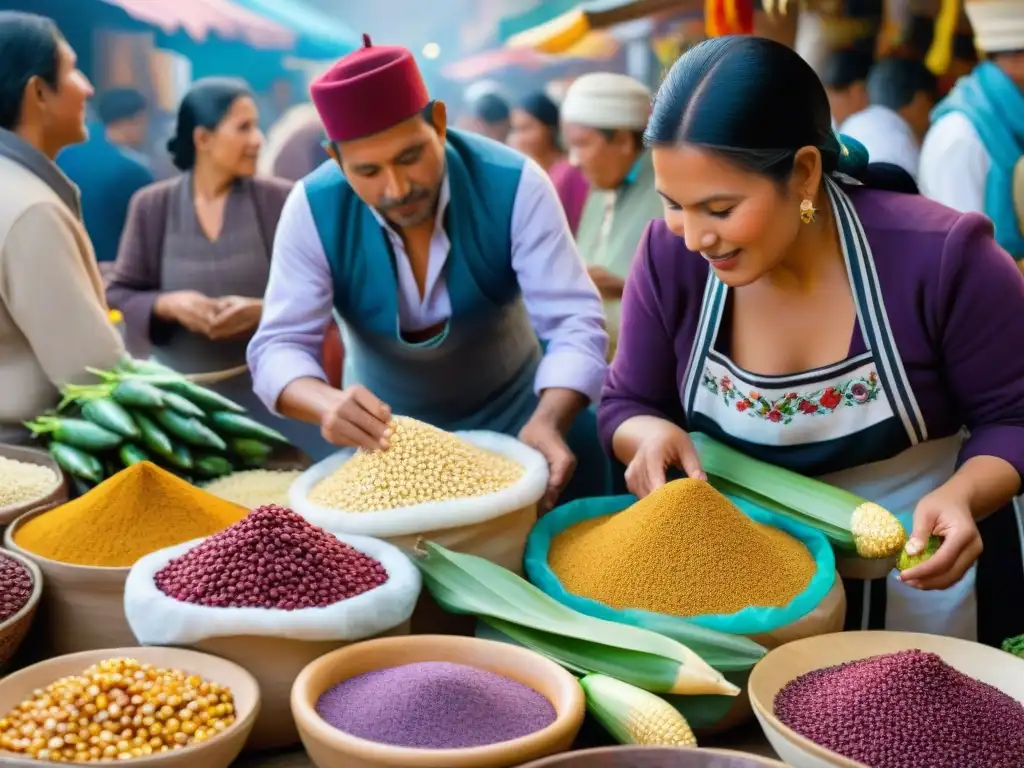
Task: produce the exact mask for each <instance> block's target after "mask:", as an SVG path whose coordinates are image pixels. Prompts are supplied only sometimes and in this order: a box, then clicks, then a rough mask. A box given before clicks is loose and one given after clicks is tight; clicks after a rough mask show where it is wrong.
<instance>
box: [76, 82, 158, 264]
mask: <svg viewBox="0 0 1024 768" xmlns="http://www.w3.org/2000/svg"><path fill="white" fill-rule="evenodd" d="M148 110H149V101H148V100H147V99H146V97H145V96H144V95H143V94H142V93H140V92H139V91H137V90H135V89H134V88H116V89H113V90H110V91H107V92H106V93H103V94H101V95H100V97H99V98H98V99H97V104H96V113H97V115H98V117H99V119H100V123H101V125H98V126H94V127H93V128H92V130H90V132H89V139H88V141H86V142H84V143H83V144H77V145H75V146H72V147H68V148H67V149H65V150H64V151H63V152H61V153H60V154H59V155H58V156H57V165H58V166H60V168H61V170H62V171H64V173H66V174H67V175H68V178H70V179H71V180H72V181H73V182H75V184H77V185H78V188H79V190H81V193H82V218H83V220H84V221H85V228H86V230H87V231H88V232H89V237H90V238H91V239H92V245H93V248H94V250H95V251H96V260H97V261H99V263H100V269H101V270H102V271H103V272H104V273H108V272H109V271H110V268H111V266H112V264H113V262H114V259H116V258H117V246H118V243H119V242H120V240H121V232H122V231H123V230H124V223H125V219H126V218H127V216H128V203H129V202H130V201H131V199H132V196H133V195H134V194H135V193H136V192H138V191H139V190H140V189H142V188H143V187H145V186H146V185H147V184H152V183H153V181H154V177H153V173H152V171H151V170H150V167H149V161H148V160H147V159H146V156H145V155H144V154H142V152H141V150H142V149H143V147H144V146H145V142H146V134H147V129H148V115H147V112H148Z"/></svg>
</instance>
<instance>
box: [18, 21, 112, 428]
mask: <svg viewBox="0 0 1024 768" xmlns="http://www.w3.org/2000/svg"><path fill="white" fill-rule="evenodd" d="M0 61H2V62H3V67H4V77H3V78H2V79H0V178H3V180H4V183H3V186H2V187H0V392H3V395H2V396H0V442H12V441H19V442H20V441H21V440H23V439H27V432H26V431H25V430H24V428H22V427H21V423H22V422H24V421H26V420H27V419H31V418H33V417H35V416H36V415H38V414H39V413H41V412H42V411H44V410H46V409H47V408H52V407H54V406H56V405H57V401H58V400H59V399H60V396H59V393H58V388H59V387H60V386H62V385H64V384H67V383H69V382H76V381H81V380H88V379H89V378H91V376H90V375H89V374H88V373H87V372H86V368H87V367H95V368H109V367H110V366H112V365H115V364H116V363H117V362H118V361H119V360H120V359H121V357H122V355H123V354H124V348H123V346H122V344H121V338H120V336H119V335H118V334H117V332H116V331H115V330H114V327H113V326H112V325H110V323H108V322H107V312H106V305H105V302H104V298H103V284H102V281H101V280H100V275H99V272H98V270H97V268H96V258H95V256H94V255H93V249H92V245H91V244H90V242H89V236H88V235H87V234H86V231H85V227H84V226H83V224H82V209H81V204H80V202H79V197H78V189H77V188H76V187H75V185H74V184H72V183H71V182H70V181H69V180H68V178H67V176H65V175H64V174H63V173H62V172H61V171H60V169H58V168H57V165H56V164H55V163H54V158H55V157H56V156H57V153H58V152H60V150H62V149H63V148H64V147H66V146H69V145H71V144H77V143H78V142H81V141H84V140H85V138H86V136H87V131H86V128H85V104H86V101H87V100H88V99H89V97H90V96H92V87H91V86H90V85H89V81H88V80H87V79H86V78H85V75H83V74H82V73H81V72H80V71H79V70H78V65H77V63H76V59H75V52H74V51H73V50H72V49H71V47H70V46H69V45H68V44H67V41H65V40H64V38H63V37H62V36H61V34H60V32H59V31H58V30H57V27H56V26H55V25H54V23H53V22H52V21H50V20H49V19H46V18H43V17H42V16H35V15H32V14H25V13H15V12H9V11H5V12H0Z"/></svg>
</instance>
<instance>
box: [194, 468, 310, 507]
mask: <svg viewBox="0 0 1024 768" xmlns="http://www.w3.org/2000/svg"><path fill="white" fill-rule="evenodd" d="M301 474H302V473H301V472H275V471H273V470H269V469H249V470H243V471H242V472H234V473H232V474H230V475H227V476H225V477H219V478H217V479H216V480H213V481H212V482H209V483H206V484H205V485H204V486H203V488H204V489H205V490H207V491H209V492H210V493H212V494H213V495H214V496H219V497H220V498H222V499H227V500H228V501H231V502H234V503H235V504H240V505H241V506H243V507H245V508H247V509H256V508H257V507H262V506H263V505H264V504H276V505H278V506H279V507H287V506H288V491H289V489H290V488H291V487H292V483H294V482H295V480H296V479H298V477H299V475H301Z"/></svg>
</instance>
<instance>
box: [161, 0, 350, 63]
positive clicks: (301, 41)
mask: <svg viewBox="0 0 1024 768" xmlns="http://www.w3.org/2000/svg"><path fill="white" fill-rule="evenodd" d="M167 1H169V2H173V1H174V0H167ZM234 2H236V3H238V4H240V5H242V6H244V7H246V8H248V9H249V10H250V11H254V12H256V13H258V14H260V15H262V16H264V17H266V18H268V19H271V20H273V21H275V22H277V23H279V24H281V25H282V26H284V27H287V28H288V29H289V30H291V31H293V32H294V33H295V34H296V35H297V36H298V40H297V42H296V45H295V50H294V51H293V53H294V55H295V56H297V57H299V58H303V59H336V58H339V57H341V56H344V55H345V54H346V53H349V52H351V51H354V50H355V49H356V48H359V47H361V46H362V38H361V37H360V35H358V34H357V33H356V32H355V30H353V29H352V28H351V27H349V26H348V25H347V24H345V23H344V22H342V21H340V20H338V19H336V18H335V17H334V16H332V15H330V14H329V13H326V12H324V11H321V10H320V9H318V8H316V7H314V6H311V5H307V4H306V3H305V2H303V0H234Z"/></svg>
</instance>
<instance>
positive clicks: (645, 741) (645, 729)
mask: <svg viewBox="0 0 1024 768" xmlns="http://www.w3.org/2000/svg"><path fill="white" fill-rule="evenodd" d="M580 685H582V686H583V691H584V692H585V693H586V695H587V709H588V710H590V713H591V714H592V715H593V716H594V717H595V718H596V719H597V721H598V722H599V723H601V725H603V726H604V727H605V730H607V731H608V733H610V734H611V735H612V737H614V739H615V740H616V741H617V742H619V743H620V744H639V745H650V746H664V747H695V746H697V739H696V738H695V737H694V735H693V731H692V730H690V724H689V723H687V722H686V718H685V717H683V716H682V714H681V713H680V712H679V710H677V709H676V708H675V707H673V706H672V705H671V704H669V703H668V702H667V701H665V700H664V699H663V698H661V697H660V696H656V695H655V694H653V693H649V692H648V691H645V690H643V689H642V688H637V687H636V686H635V685H630V684H629V683H624V682H622V681H621V680H616V679H615V678H614V677H609V676H608V675H598V674H594V675H587V676H586V677H584V678H583V680H581V681H580Z"/></svg>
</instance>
